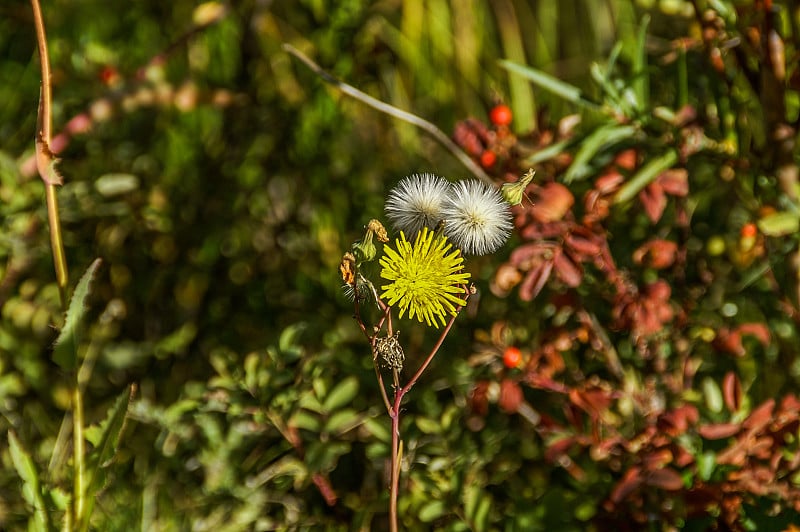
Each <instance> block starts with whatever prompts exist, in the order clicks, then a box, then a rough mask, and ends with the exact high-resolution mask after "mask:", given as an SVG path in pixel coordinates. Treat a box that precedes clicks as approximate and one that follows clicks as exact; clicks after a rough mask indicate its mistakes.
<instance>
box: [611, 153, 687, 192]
mask: <svg viewBox="0 0 800 532" xmlns="http://www.w3.org/2000/svg"><path fill="white" fill-rule="evenodd" d="M677 162H678V152H676V151H675V150H669V151H667V152H666V153H664V154H662V155H661V156H660V157H657V158H655V159H652V160H651V161H650V162H649V163H647V164H646V165H644V166H643V167H642V169H641V170H639V171H638V172H637V173H636V174H635V175H634V176H633V177H631V179H630V180H629V181H628V182H627V183H625V184H624V185H623V186H622V188H620V189H619V192H617V195H616V196H615V197H614V204H616V205H619V204H620V203H625V202H627V201H629V200H631V199H632V198H633V197H634V196H635V195H636V194H638V193H639V191H640V190H642V189H643V188H644V187H646V186H647V185H649V184H650V183H651V182H652V181H653V180H654V179H655V178H657V177H658V176H659V174H661V172H663V171H664V170H668V169H669V168H672V166H673V165H674V164H675V163H677Z"/></svg>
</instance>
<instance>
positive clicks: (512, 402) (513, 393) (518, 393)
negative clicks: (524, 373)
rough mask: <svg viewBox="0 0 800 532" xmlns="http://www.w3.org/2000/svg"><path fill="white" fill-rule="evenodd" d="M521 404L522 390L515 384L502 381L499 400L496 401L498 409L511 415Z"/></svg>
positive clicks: (510, 381)
mask: <svg viewBox="0 0 800 532" xmlns="http://www.w3.org/2000/svg"><path fill="white" fill-rule="evenodd" d="M521 402H522V388H520V387H519V384H517V383H516V382H514V381H512V380H509V379H503V380H502V381H500V398H499V399H498V400H497V404H498V406H500V409H501V410H503V411H504V412H506V413H507V414H513V413H514V412H516V411H517V409H518V408H519V405H520V403H521Z"/></svg>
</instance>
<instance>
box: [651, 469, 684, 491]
mask: <svg viewBox="0 0 800 532" xmlns="http://www.w3.org/2000/svg"><path fill="white" fill-rule="evenodd" d="M645 483H646V484H647V485H648V486H653V487H655V488H661V489H662V490H667V491H677V490H679V489H681V488H683V478H682V477H681V475H680V474H679V473H678V472H677V471H675V470H674V469H670V468H668V467H665V468H664V469H656V470H655V471H650V472H649V473H648V474H647V477H646V479H645Z"/></svg>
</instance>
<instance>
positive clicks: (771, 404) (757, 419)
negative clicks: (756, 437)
mask: <svg viewBox="0 0 800 532" xmlns="http://www.w3.org/2000/svg"><path fill="white" fill-rule="evenodd" d="M774 408H775V399H768V400H766V401H764V402H763V403H762V404H761V405H760V406H759V407H758V408H756V409H755V410H753V411H752V412H751V413H750V415H749V416H747V419H745V420H744V423H742V425H743V426H744V427H745V428H747V429H750V430H752V431H753V432H757V431H759V430H761V429H762V428H764V427H766V426H767V425H768V424H769V422H770V421H771V420H772V411H773V409H774Z"/></svg>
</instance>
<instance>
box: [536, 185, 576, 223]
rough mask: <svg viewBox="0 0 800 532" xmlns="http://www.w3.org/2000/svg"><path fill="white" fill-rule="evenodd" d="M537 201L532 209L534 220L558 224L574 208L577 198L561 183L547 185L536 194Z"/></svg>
mask: <svg viewBox="0 0 800 532" xmlns="http://www.w3.org/2000/svg"><path fill="white" fill-rule="evenodd" d="M536 197H537V199H536V201H535V202H534V204H533V206H531V208H530V213H531V216H533V218H534V219H535V220H536V221H538V222H541V223H550V222H557V221H559V220H561V219H563V218H564V216H565V215H566V214H567V212H569V210H570V209H571V208H572V205H573V204H574V203H575V197H574V196H573V195H572V192H570V191H569V189H568V188H567V187H565V186H564V185H562V184H560V183H554V182H550V183H545V184H544V185H542V186H541V187H540V188H539V189H538V190H537V192H536Z"/></svg>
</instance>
